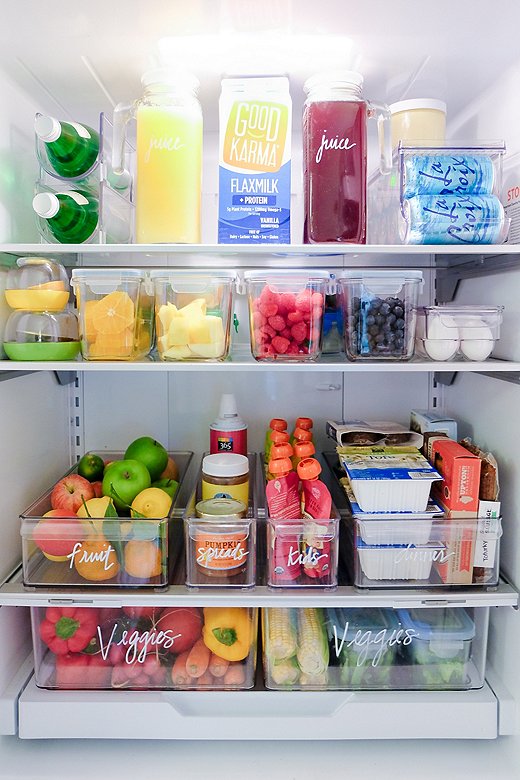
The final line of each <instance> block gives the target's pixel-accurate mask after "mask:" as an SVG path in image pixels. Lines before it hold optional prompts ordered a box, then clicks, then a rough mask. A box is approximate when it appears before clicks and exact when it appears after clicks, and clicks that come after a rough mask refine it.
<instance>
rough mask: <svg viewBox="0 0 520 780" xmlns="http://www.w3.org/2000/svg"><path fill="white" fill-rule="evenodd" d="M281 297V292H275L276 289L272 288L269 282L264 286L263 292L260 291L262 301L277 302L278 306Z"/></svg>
mask: <svg viewBox="0 0 520 780" xmlns="http://www.w3.org/2000/svg"><path fill="white" fill-rule="evenodd" d="M279 299H280V295H279V293H277V292H275V291H274V290H271V288H270V287H269V285H268V284H266V285H265V287H263V288H262V292H261V293H260V301H261V303H275V304H276V305H277V306H278V301H279Z"/></svg>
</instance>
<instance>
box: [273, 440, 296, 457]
mask: <svg viewBox="0 0 520 780" xmlns="http://www.w3.org/2000/svg"><path fill="white" fill-rule="evenodd" d="M293 454H294V453H293V448H292V446H291V445H290V444H289V442H285V443H284V444H273V446H272V447H271V460H278V458H290V457H291V455H293Z"/></svg>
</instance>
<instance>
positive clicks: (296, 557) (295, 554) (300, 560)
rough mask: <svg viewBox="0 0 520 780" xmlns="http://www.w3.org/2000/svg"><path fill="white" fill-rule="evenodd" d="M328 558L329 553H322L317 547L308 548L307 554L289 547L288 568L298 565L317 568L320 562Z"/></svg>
mask: <svg viewBox="0 0 520 780" xmlns="http://www.w3.org/2000/svg"><path fill="white" fill-rule="evenodd" d="M328 557H329V556H328V555H327V553H320V551H319V550H318V549H316V548H315V547H307V548H306V550H305V552H300V551H299V550H298V548H296V549H294V548H293V547H289V554H288V555H287V566H296V564H301V565H307V566H316V565H317V564H318V561H320V560H321V559H322V558H328Z"/></svg>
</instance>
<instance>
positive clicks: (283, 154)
mask: <svg viewBox="0 0 520 780" xmlns="http://www.w3.org/2000/svg"><path fill="white" fill-rule="evenodd" d="M290 144H291V98H290V95H289V82H288V79H286V78H284V77H266V78H243V79H224V80H223V82H222V95H221V98H220V166H219V224H218V240H219V243H221V244H229V243H255V242H256V243H269V242H271V243H290V200H291V159H290V158H291V151H290Z"/></svg>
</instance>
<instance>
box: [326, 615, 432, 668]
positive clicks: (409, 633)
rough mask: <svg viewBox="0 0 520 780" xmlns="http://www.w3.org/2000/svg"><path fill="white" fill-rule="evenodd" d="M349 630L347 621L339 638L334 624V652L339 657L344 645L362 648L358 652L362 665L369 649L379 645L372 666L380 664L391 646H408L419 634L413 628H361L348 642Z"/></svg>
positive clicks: (359, 662)
mask: <svg viewBox="0 0 520 780" xmlns="http://www.w3.org/2000/svg"><path fill="white" fill-rule="evenodd" d="M348 630H349V622H348V621H347V622H346V624H345V627H344V629H343V634H342V636H341V639H340V640H338V629H337V626H336V625H334V626H333V634H334V652H335V653H336V658H339V655H340V653H341V651H342V650H343V647H347V648H349V647H356V648H361V652H359V653H358V658H357V666H362V665H363V664H364V663H365V661H366V660H367V655H368V651H369V650H371V651H372V650H373V649H374V647H377V650H376V652H375V654H374V656H373V658H372V661H371V666H378V664H379V662H380V661H381V658H382V657H383V655H384V654H385V652H386V650H387V649H388V648H389V647H393V646H394V645H403V646H404V647H406V646H407V645H409V644H411V642H412V639H413V638H414V637H416V636H419V634H418V633H417V631H414V629H413V628H406V629H404V628H398V629H396V628H394V629H392V630H391V631H390V630H389V629H387V628H382V629H380V630H379V631H371V630H366V631H363V629H361V628H359V629H358V630H357V631H356V633H355V635H354V637H353V638H352V639H350V640H349V641H348V642H347V634H348Z"/></svg>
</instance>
